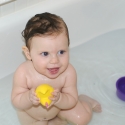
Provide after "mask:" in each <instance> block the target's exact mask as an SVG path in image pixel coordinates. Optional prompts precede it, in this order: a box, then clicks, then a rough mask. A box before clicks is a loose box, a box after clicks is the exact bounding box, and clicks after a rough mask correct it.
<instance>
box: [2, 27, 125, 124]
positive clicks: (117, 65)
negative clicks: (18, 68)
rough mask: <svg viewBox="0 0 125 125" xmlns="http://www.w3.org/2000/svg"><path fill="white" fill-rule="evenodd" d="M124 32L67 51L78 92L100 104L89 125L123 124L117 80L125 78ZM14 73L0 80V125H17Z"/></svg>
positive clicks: (124, 109) (124, 111)
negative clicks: (14, 101) (14, 102)
mask: <svg viewBox="0 0 125 125" xmlns="http://www.w3.org/2000/svg"><path fill="white" fill-rule="evenodd" d="M124 34H125V29H118V30H114V31H111V32H107V33H105V34H102V35H99V36H97V37H95V38H93V39H91V40H89V41H87V42H86V43H83V44H81V45H80V46H77V47H74V48H71V49H70V62H71V63H72V65H73V66H74V67H75V69H76V71H77V77H78V82H77V83H78V84H77V87H78V92H79V94H86V95H88V96H90V97H92V98H94V99H96V100H98V101H99V102H100V103H101V105H102V113H93V117H92V120H91V121H90V123H89V124H88V125H124V124H125V102H124V101H122V100H120V99H119V98H118V97H117V96H116V81H117V79H118V78H120V77H122V76H124V75H125V58H124V54H125V37H124ZM12 77H13V74H10V75H9V76H7V77H5V78H3V79H1V80H0V83H1V84H0V99H1V100H0V122H1V125H10V124H11V125H20V124H19V122H18V119H17V116H16V112H15V110H14V108H13V106H12V105H11V102H10V94H11V89H10V88H12Z"/></svg>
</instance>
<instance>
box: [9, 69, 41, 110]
mask: <svg viewBox="0 0 125 125" xmlns="http://www.w3.org/2000/svg"><path fill="white" fill-rule="evenodd" d="M34 91H35V89H31V90H30V89H29V88H28V85H27V79H26V74H25V70H24V69H22V68H19V69H18V70H17V71H16V72H15V75H14V79H13V89H12V95H11V99H12V103H13V105H14V106H15V107H16V108H19V109H23V110H25V109H29V108H30V107H32V105H33V104H34V105H37V104H39V99H38V98H37V97H36V96H35V92H34Z"/></svg>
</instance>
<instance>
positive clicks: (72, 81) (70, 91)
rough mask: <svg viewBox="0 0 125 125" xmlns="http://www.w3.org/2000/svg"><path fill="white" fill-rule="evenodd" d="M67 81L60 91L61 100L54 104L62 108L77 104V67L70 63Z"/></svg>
mask: <svg viewBox="0 0 125 125" xmlns="http://www.w3.org/2000/svg"><path fill="white" fill-rule="evenodd" d="M66 72H67V73H66V82H65V85H64V87H63V88H62V90H61V92H60V97H59V100H58V101H57V102H56V103H55V104H54V105H55V106H57V107H58V108H60V109H69V108H72V107H74V106H75V105H76V103H77V100H78V92H77V85H76V84H77V76H76V72H75V69H74V68H73V66H72V65H69V67H68V70H67V71H66Z"/></svg>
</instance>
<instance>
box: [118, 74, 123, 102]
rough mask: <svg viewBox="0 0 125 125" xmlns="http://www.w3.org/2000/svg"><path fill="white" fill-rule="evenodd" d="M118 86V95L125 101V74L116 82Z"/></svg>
mask: <svg viewBox="0 0 125 125" xmlns="http://www.w3.org/2000/svg"><path fill="white" fill-rule="evenodd" d="M116 88H117V92H116V94H117V96H118V97H119V98H120V99H121V100H123V101H125V76H124V77H121V78H119V79H118V80H117V82H116Z"/></svg>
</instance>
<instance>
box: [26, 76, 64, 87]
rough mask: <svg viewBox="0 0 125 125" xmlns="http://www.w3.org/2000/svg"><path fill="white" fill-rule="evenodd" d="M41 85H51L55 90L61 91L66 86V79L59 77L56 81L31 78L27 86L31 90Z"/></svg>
mask: <svg viewBox="0 0 125 125" xmlns="http://www.w3.org/2000/svg"><path fill="white" fill-rule="evenodd" d="M41 84H49V85H50V86H52V87H53V88H55V89H61V88H62V87H63V86H64V84H65V77H58V78H56V79H49V78H42V77H41V78H39V77H29V78H28V79H27V85H28V87H29V88H30V89H31V88H36V87H38V86H39V85H41Z"/></svg>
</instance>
